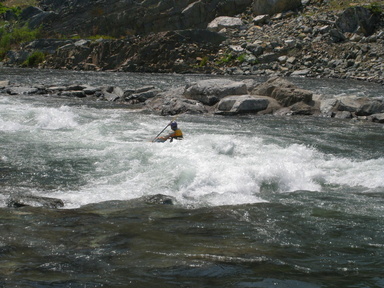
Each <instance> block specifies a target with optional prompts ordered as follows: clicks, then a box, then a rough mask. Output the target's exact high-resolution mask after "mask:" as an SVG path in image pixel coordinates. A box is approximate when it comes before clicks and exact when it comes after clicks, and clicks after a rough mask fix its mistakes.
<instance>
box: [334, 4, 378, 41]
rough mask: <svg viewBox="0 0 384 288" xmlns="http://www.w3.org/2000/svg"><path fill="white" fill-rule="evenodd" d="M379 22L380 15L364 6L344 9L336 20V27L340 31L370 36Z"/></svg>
mask: <svg viewBox="0 0 384 288" xmlns="http://www.w3.org/2000/svg"><path fill="white" fill-rule="evenodd" d="M379 22H380V15H379V14H376V13H373V12H372V11H371V10H369V9H367V8H364V7H359V6H358V7H351V8H348V9H346V10H345V11H344V12H343V13H342V14H341V15H340V17H339V18H338V19H337V20H336V23H335V25H336V27H337V28H338V29H339V30H340V31H341V32H342V33H345V32H350V33H359V34H364V36H370V35H372V34H373V33H374V32H375V29H376V26H377V25H378V24H379Z"/></svg>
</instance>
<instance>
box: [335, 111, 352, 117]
mask: <svg viewBox="0 0 384 288" xmlns="http://www.w3.org/2000/svg"><path fill="white" fill-rule="evenodd" d="M335 118H338V119H351V118H352V114H351V112H349V111H337V112H336V113H335Z"/></svg>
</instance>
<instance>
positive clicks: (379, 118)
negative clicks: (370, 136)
mask: <svg viewBox="0 0 384 288" xmlns="http://www.w3.org/2000/svg"><path fill="white" fill-rule="evenodd" d="M372 121H373V122H377V123H384V113H378V114H373V115H372Z"/></svg>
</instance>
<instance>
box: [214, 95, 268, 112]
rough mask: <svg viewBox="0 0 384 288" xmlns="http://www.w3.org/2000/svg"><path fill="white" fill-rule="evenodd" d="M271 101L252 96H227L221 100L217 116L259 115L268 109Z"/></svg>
mask: <svg viewBox="0 0 384 288" xmlns="http://www.w3.org/2000/svg"><path fill="white" fill-rule="evenodd" d="M268 105H269V100H268V98H267V97H257V96H251V95H240V96H227V97H225V98H223V99H221V100H220V102H219V104H218V105H217V108H216V111H215V113H216V114H242V113H257V112H260V111H263V110H265V109H267V107H268Z"/></svg>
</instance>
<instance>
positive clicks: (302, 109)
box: [291, 102, 317, 115]
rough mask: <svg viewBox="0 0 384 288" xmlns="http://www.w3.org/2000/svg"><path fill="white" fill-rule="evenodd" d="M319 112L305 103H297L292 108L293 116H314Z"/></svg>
mask: <svg viewBox="0 0 384 288" xmlns="http://www.w3.org/2000/svg"><path fill="white" fill-rule="evenodd" d="M316 112H317V110H316V109H315V108H314V107H313V106H311V105H308V103H305V102H297V103H295V104H293V105H292V106H291V115H313V114H315V113H316Z"/></svg>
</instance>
